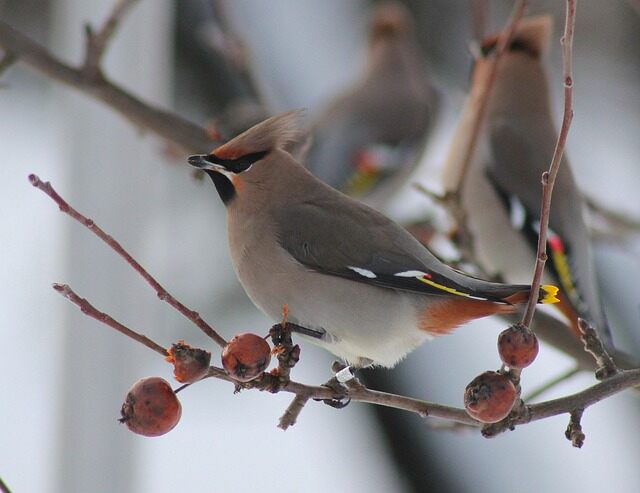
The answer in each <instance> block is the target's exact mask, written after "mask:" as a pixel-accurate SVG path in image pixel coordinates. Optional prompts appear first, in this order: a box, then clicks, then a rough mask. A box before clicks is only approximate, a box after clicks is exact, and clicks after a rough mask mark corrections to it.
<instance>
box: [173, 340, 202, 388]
mask: <svg viewBox="0 0 640 493" xmlns="http://www.w3.org/2000/svg"><path fill="white" fill-rule="evenodd" d="M167 352H168V353H169V356H167V357H166V358H165V360H167V361H168V362H169V363H172V364H173V376H174V377H175V379H176V380H177V381H178V382H181V383H193V382H196V381H198V380H200V379H201V378H202V377H204V376H205V375H206V374H207V371H209V363H210V362H211V353H210V352H209V351H205V350H204V349H199V348H194V347H191V346H189V345H188V344H186V343H185V342H184V341H183V340H179V341H178V342H176V343H175V344H172V345H171V348H169V350H168V351H167Z"/></svg>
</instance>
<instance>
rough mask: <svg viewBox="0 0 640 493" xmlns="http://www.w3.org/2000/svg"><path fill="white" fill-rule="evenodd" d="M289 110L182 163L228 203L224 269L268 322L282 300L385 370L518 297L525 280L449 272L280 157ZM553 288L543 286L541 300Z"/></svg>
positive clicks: (350, 352) (327, 341) (288, 131)
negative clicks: (228, 264) (228, 266)
mask: <svg viewBox="0 0 640 493" xmlns="http://www.w3.org/2000/svg"><path fill="white" fill-rule="evenodd" d="M298 115H299V112H289V113H284V114H281V115H278V116H274V117H272V118H269V119H268V120H265V121H264V122H262V123H259V124H258V125H256V126H254V127H252V128H250V129H249V130H247V131H246V132H244V133H242V134H240V135H239V136H237V137H236V138H234V139H233V140H231V141H229V142H227V143H226V144H224V145H222V146H220V147H218V148H217V149H214V151H213V152H212V153H211V154H204V155H198V156H191V157H190V158H189V163H190V164H192V165H193V166H195V167H197V168H200V169H202V170H204V171H205V172H206V173H207V174H208V175H209V176H210V177H211V179H212V180H213V183H214V185H215V187H216V189H217V191H218V194H219V195H220V198H221V199H222V201H223V202H224V204H225V206H226V209H227V224H228V235H229V248H230V252H231V259H232V261H233V266H234V268H235V271H236V274H237V276H238V279H239V280H240V282H241V283H242V285H243V287H244V289H245V290H246V292H247V294H248V295H249V297H250V298H251V300H252V301H253V302H254V304H255V305H256V306H257V307H258V308H260V309H261V310H262V311H263V312H264V313H265V314H266V315H267V316H269V317H270V318H272V319H273V320H280V319H281V315H282V310H283V306H284V305H286V306H287V308H288V316H287V320H288V321H289V322H292V323H294V324H297V325H299V326H302V327H304V328H306V329H308V331H309V334H313V336H314V337H313V340H314V341H315V342H316V343H317V344H319V345H321V346H323V347H325V348H326V349H328V350H329V351H331V352H332V353H334V354H336V355H337V356H339V357H341V358H344V359H345V360H346V361H348V362H349V363H351V364H353V365H354V366H364V365H367V364H370V363H375V364H379V365H383V366H388V367H390V366H393V365H394V364H396V362H398V360H400V359H401V358H402V357H403V356H405V355H406V354H407V353H408V352H409V351H411V350H413V349H415V348H416V347H417V346H419V345H420V344H421V343H422V342H423V341H425V340H426V339H429V338H431V337H433V336H436V335H440V334H446V333H448V332H450V331H451V330H453V329H454V328H455V327H457V326H459V325H460V324H463V323H465V322H467V321H469V320H473V319H475V318H479V317H484V316H487V315H491V314H494V313H505V312H512V311H514V310H515V306H514V304H516V303H521V302H523V301H525V300H526V299H527V298H528V295H529V290H530V289H529V286H527V285H508V284H498V283H491V282H487V281H482V280H480V279H475V278H473V277H469V276H467V275H465V274H463V273H461V272H458V271H455V270H453V269H452V268H450V267H447V266H446V265H444V264H443V263H441V262H440V261H438V260H437V259H436V258H435V257H434V256H433V255H432V254H431V253H430V252H429V251H428V250H427V249H426V248H425V247H423V246H422V245H421V244H420V243H419V242H418V241H417V240H416V239H415V238H413V237H412V236H411V235H410V234H409V233H408V232H407V231H406V230H404V229H403V228H402V227H400V226H399V225H398V224H396V223H394V222H393V221H391V220H390V219H388V218H387V217H385V216H384V215H382V214H380V213H378V212H376V211H375V210H373V209H371V208H370V207H368V206H366V205H364V204H362V203H360V202H358V201H356V200H354V199H352V198H350V197H348V196H346V195H344V194H342V193H341V192H338V191H337V190H335V189H333V188H331V187H329V186H328V185H326V184H324V183H323V182H322V181H320V180H319V179H317V178H316V177H314V176H313V175H312V174H311V173H310V172H308V171H307V170H306V169H305V168H304V167H303V166H302V165H300V164H298V163H297V162H296V161H295V160H294V159H293V157H292V156H291V155H290V154H289V153H288V152H286V151H285V150H284V149H285V146H286V145H287V143H288V141H290V140H291V139H296V137H297V118H298ZM555 292H557V288H554V287H553V286H545V287H544V289H543V290H542V291H541V301H542V302H553V301H555V298H554V294H555ZM309 334H308V335H309Z"/></svg>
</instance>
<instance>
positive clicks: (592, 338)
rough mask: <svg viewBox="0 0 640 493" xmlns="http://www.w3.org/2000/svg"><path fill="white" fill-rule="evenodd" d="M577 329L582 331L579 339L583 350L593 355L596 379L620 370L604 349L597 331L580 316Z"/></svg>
mask: <svg viewBox="0 0 640 493" xmlns="http://www.w3.org/2000/svg"><path fill="white" fill-rule="evenodd" d="M578 329H580V332H581V333H582V336H581V339H582V342H583V344H584V349H585V351H587V352H588V353H589V354H590V355H592V356H593V358H594V359H595V360H596V364H597V365H598V367H597V369H596V373H595V375H596V378H597V379H598V380H605V379H607V378H610V377H612V376H613V375H615V374H616V373H618V372H619V371H620V370H618V367H617V366H616V364H615V362H614V361H613V358H612V357H611V356H610V355H609V353H608V352H607V350H606V349H605V347H604V344H603V343H602V341H601V340H600V337H599V336H598V332H597V331H596V330H595V329H594V328H593V327H591V325H589V323H588V322H587V321H586V320H584V319H582V318H579V319H578Z"/></svg>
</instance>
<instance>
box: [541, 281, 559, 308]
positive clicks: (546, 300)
mask: <svg viewBox="0 0 640 493" xmlns="http://www.w3.org/2000/svg"><path fill="white" fill-rule="evenodd" d="M540 291H541V293H540V303H543V304H545V305H547V304H553V303H559V302H560V300H559V299H558V297H557V296H556V295H557V294H558V288H557V287H556V286H554V285H552V284H543V285H542V286H540Z"/></svg>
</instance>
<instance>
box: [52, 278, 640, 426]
mask: <svg viewBox="0 0 640 493" xmlns="http://www.w3.org/2000/svg"><path fill="white" fill-rule="evenodd" d="M54 288H55V289H56V290H57V291H59V292H61V293H62V294H63V295H64V296H65V297H67V298H68V299H70V300H71V301H72V302H73V303H75V304H76V305H78V306H79V307H80V308H81V309H82V312H83V313H85V314H87V315H89V316H91V317H92V318H95V319H96V320H98V321H99V322H102V323H103V324H105V325H107V326H108V327H111V328H114V329H116V330H117V331H118V332H120V333H121V334H123V335H126V336H127V337H130V338H132V339H133V340H135V341H136V342H139V343H141V344H143V345H144V346H146V347H148V348H150V349H152V350H153V351H155V352H157V353H159V354H161V355H162V356H166V350H165V349H164V348H163V347H162V346H161V345H159V344H157V343H155V342H154V341H152V340H151V339H149V338H147V337H146V336H143V335H141V334H139V333H137V332H135V331H134V330H131V329H129V328H128V327H125V326H123V325H122V324H120V323H119V322H116V321H115V320H114V319H113V318H111V317H110V316H108V315H106V314H104V313H102V312H100V311H98V310H97V309H96V308H95V307H93V305H91V304H90V303H89V302H88V301H87V300H85V299H83V298H80V297H79V296H78V295H76V294H75V293H74V292H73V291H72V290H71V288H69V287H68V286H64V285H54ZM208 377H214V378H217V379H221V380H225V381H227V382H231V383H234V385H239V386H240V387H241V388H246V389H252V388H253V389H258V390H267V391H269V392H274V393H277V392H289V393H293V394H296V396H299V397H298V398H296V399H294V402H292V403H291V404H290V406H289V407H288V408H287V412H285V415H284V416H283V417H282V418H281V423H282V422H283V421H282V420H284V424H288V426H291V425H292V424H293V423H294V422H295V418H296V417H297V415H298V414H299V412H300V410H301V409H302V407H304V404H306V402H307V401H308V400H310V399H314V400H331V399H335V398H336V397H343V395H340V396H336V392H335V390H333V389H331V388H330V387H325V386H312V385H305V384H302V383H299V382H295V381H289V382H288V383H286V384H285V385H284V386H279V385H278V383H276V382H274V379H276V380H277V378H278V377H277V376H274V375H271V374H269V373H263V375H262V377H261V378H259V379H258V380H255V381H253V382H249V383H248V384H238V382H236V381H235V380H234V379H233V378H231V377H230V376H229V375H227V373H226V372H225V371H224V370H222V369H220V368H217V367H215V366H212V367H210V368H209V373H208ZM639 384H640V369H635V370H626V371H621V372H619V373H617V374H615V375H613V376H612V377H610V378H608V379H607V380H605V381H603V382H600V383H598V384H596V385H594V386H592V387H589V388H588V389H586V390H583V391H582V392H578V393H576V394H573V395H569V396H566V397H562V398H560V399H554V400H551V401H547V402H543V403H540V404H533V405H529V406H526V405H525V406H524V407H523V413H522V415H520V416H518V417H517V418H516V419H515V420H512V421H511V422H510V423H509V426H505V424H504V422H501V423H497V424H496V425H492V427H488V428H485V430H483V433H484V434H485V435H486V436H495V435H497V434H498V433H501V432H503V431H506V430H507V429H509V428H510V427H511V426H515V425H521V424H526V423H530V422H533V421H538V420H540V419H545V418H549V417H552V416H557V415H559V414H570V413H571V412H573V411H574V410H576V409H586V408H587V407H589V406H591V405H593V404H595V403H597V402H599V401H601V400H603V399H605V398H607V397H609V396H611V395H614V394H616V393H618V392H621V391H623V390H625V389H627V388H630V387H634V386H637V385H639ZM344 393H345V394H344V395H346V396H347V397H348V398H350V399H351V400H352V401H356V402H364V403H369V404H375V405H379V406H386V407H391V408H394V409H399V410H404V411H409V412H413V413H416V414H418V415H420V416H422V417H428V416H431V417H436V418H442V419H447V420H450V421H454V422H457V423H462V424H467V425H472V426H476V427H479V426H481V423H479V422H477V421H476V420H474V419H473V418H471V417H470V416H469V415H468V414H467V412H466V411H465V410H464V409H460V408H456V407H451V406H445V405H442V404H436V403H432V402H427V401H423V400H420V399H414V398H411V397H405V396H401V395H397V394H390V393H386V392H379V391H376V390H371V389H368V388H366V387H364V386H356V387H353V388H345V389H344Z"/></svg>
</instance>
